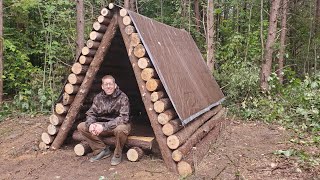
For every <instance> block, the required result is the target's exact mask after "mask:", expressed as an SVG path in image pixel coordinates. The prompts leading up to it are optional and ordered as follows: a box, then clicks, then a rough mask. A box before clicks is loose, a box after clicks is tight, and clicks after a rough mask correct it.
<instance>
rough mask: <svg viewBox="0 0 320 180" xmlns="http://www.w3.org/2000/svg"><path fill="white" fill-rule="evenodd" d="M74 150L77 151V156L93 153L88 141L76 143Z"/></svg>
mask: <svg viewBox="0 0 320 180" xmlns="http://www.w3.org/2000/svg"><path fill="white" fill-rule="evenodd" d="M73 151H74V152H75V153H76V155H77V156H84V155H86V154H88V153H91V152H92V149H91V147H90V146H89V144H88V143H87V142H85V141H83V142H81V143H79V144H77V145H75V146H74V148H73Z"/></svg>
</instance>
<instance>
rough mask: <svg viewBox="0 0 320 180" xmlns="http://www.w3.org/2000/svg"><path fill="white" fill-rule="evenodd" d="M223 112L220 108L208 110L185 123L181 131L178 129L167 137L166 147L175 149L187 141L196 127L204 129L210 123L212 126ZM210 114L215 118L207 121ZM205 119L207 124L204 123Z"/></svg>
mask: <svg viewBox="0 0 320 180" xmlns="http://www.w3.org/2000/svg"><path fill="white" fill-rule="evenodd" d="M224 113H225V111H224V109H220V110H219V111H214V110H212V111H209V112H208V113H206V114H207V115H206V114H204V115H203V116H201V117H200V118H199V119H195V120H194V121H193V122H192V123H190V124H187V125H186V127H185V128H184V129H182V130H181V131H179V132H177V133H176V134H174V135H171V136H169V137H168V138H167V145H168V147H169V148H170V149H177V148H178V147H179V146H181V145H182V144H184V143H185V142H186V141H187V139H189V138H190V136H192V134H193V133H195V132H196V131H197V130H198V129H204V128H205V127H206V126H209V125H210V127H212V126H214V122H215V121H216V120H217V119H219V118H221V117H222V116H223V115H224ZM211 114H212V115H211ZM212 116H214V119H215V120H213V121H208V119H210V118H211V117H212ZM207 121H208V123H209V124H204V123H205V122H207ZM212 124H213V125H212ZM211 125H212V126H211ZM200 126H201V127H200ZM199 127H200V128H199ZM205 130H206V132H207V129H205ZM207 133H208V132H207Z"/></svg>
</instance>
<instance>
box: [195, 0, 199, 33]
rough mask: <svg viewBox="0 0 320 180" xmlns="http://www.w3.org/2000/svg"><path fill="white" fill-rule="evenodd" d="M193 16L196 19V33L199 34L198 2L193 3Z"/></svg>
mask: <svg viewBox="0 0 320 180" xmlns="http://www.w3.org/2000/svg"><path fill="white" fill-rule="evenodd" d="M194 14H195V18H196V25H197V26H196V28H197V31H198V33H200V8H199V0H195V1H194Z"/></svg>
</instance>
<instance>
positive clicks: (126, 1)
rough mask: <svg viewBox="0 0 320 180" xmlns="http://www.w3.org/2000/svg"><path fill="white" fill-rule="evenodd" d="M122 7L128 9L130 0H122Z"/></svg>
mask: <svg viewBox="0 0 320 180" xmlns="http://www.w3.org/2000/svg"><path fill="white" fill-rule="evenodd" d="M123 7H124V8H126V9H130V0H124V2H123Z"/></svg>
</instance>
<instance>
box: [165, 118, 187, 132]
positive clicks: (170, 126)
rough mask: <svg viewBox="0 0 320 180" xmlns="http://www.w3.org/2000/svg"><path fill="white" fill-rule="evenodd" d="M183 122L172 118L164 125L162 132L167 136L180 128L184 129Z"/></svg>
mask: <svg viewBox="0 0 320 180" xmlns="http://www.w3.org/2000/svg"><path fill="white" fill-rule="evenodd" d="M182 127H183V126H182V124H181V120H180V119H173V120H170V121H169V122H168V123H166V124H165V125H163V127H162V132H163V134H165V135H166V136H170V135H172V134H174V133H176V132H178V131H179V130H180V129H182Z"/></svg>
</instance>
